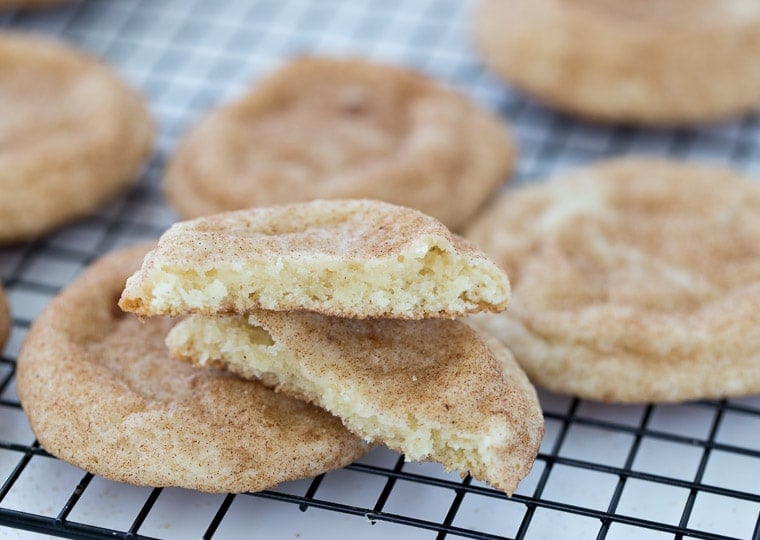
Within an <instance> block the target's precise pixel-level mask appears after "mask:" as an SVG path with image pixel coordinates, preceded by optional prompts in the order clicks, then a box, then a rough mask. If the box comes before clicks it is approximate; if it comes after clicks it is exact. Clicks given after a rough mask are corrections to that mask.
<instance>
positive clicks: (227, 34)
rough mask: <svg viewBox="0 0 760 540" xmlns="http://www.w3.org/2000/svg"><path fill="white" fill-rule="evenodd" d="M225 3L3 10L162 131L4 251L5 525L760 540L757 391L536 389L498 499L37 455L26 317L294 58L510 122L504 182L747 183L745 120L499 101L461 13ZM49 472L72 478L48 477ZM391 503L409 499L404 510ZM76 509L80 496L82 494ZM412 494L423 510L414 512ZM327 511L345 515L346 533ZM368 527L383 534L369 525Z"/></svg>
mask: <svg viewBox="0 0 760 540" xmlns="http://www.w3.org/2000/svg"><path fill="white" fill-rule="evenodd" d="M219 4H220V3H217V2H213V0H196V1H194V2H183V1H181V0H166V1H162V2H157V1H155V0H154V1H150V0H144V1H140V0H121V1H117V0H113V1H107V0H99V1H92V2H72V3H70V4H68V5H66V6H64V7H62V8H60V9H55V10H52V11H48V12H44V13H21V12H10V13H7V14H4V15H0V25H2V26H3V27H8V28H14V29H20V30H31V31H38V32H42V33H45V34H53V35H59V36H62V37H63V38H64V39H66V40H68V41H71V42H74V43H76V44H78V45H80V46H82V47H84V48H86V49H89V50H91V51H93V52H94V53H95V54H97V55H99V56H102V57H104V58H106V59H107V60H108V61H109V62H110V63H111V64H113V65H114V66H116V68H117V69H119V70H120V71H121V72H122V74H123V75H124V76H125V77H126V78H127V79H128V80H130V81H131V82H132V83H133V84H134V85H135V86H136V87H138V88H141V89H142V90H143V91H144V92H145V93H146V95H147V96H148V98H149V100H150V103H151V107H152V111H153V113H154V116H155V118H156V119H157V122H158V125H159V139H158V144H157V152H156V154H155V155H154V157H153V159H152V160H151V162H150V164H149V166H148V167H147V169H146V171H145V174H144V175H143V177H142V178H141V180H140V182H139V184H138V185H137V186H136V187H135V188H134V189H132V190H131V191H129V192H128V193H126V194H125V195H124V196H123V197H121V198H120V199H118V200H117V201H115V202H114V203H112V204H111V205H109V206H108V207H107V208H104V209H101V210H100V211H99V212H98V213H97V214H96V215H95V216H93V217H91V218H88V219H86V220H83V221H81V222H79V223H76V224H73V225H71V226H69V227H66V228H64V229H63V230H61V231H59V232H57V233H55V234H53V235H51V236H49V237H47V238H44V239H41V240H38V241H35V242H32V243H29V244H25V245H21V246H17V247H14V248H5V249H2V250H0V275H2V277H3V281H4V282H5V285H6V287H7V289H8V291H9V297H10V300H11V304H12V308H13V317H14V318H13V333H12V336H11V340H10V343H9V344H8V346H7V347H6V349H5V352H4V355H3V356H2V359H1V361H0V480H1V479H3V478H5V480H4V481H3V483H2V487H0V525H6V526H10V527H15V528H19V529H26V530H29V531H38V532H44V533H48V534H55V535H59V536H67V537H72V538H75V537H76V538H106V537H109V538H113V537H117V538H118V537H121V538H151V537H161V536H164V534H163V533H164V532H166V533H167V534H168V533H169V532H171V530H172V529H170V528H164V529H162V528H161V526H158V525H156V523H157V522H160V521H162V520H163V521H167V522H170V523H174V524H175V526H178V525H177V522H178V521H181V520H189V521H191V522H192V523H193V526H194V527H195V528H193V529H192V530H193V533H192V536H203V537H204V538H210V537H212V536H213V537H216V538H224V537H234V536H235V534H234V533H235V530H236V529H234V527H232V526H228V525H230V524H231V523H233V522H241V520H242V522H243V524H244V525H243V526H244V527H251V528H256V527H258V526H263V525H262V522H264V521H266V520H267V519H269V518H267V517H264V516H263V513H262V509H265V510H266V511H267V512H268V513H271V514H272V516H274V517H272V518H271V519H273V520H275V522H277V521H279V522H280V523H283V522H285V520H297V521H298V523H299V524H301V526H302V527H304V528H305V530H307V529H309V528H310V527H311V526H312V523H313V522H315V521H314V520H316V519H317V517H321V518H324V513H320V510H327V511H330V514H329V515H328V516H327V519H328V523H330V527H331V529H330V530H331V531H332V533H333V534H331V535H330V536H332V537H336V534H337V533H336V531H348V530H350V531H354V532H355V533H356V534H357V535H358V534H361V535H362V536H363V537H369V536H370V535H371V534H372V532H373V531H375V532H377V531H378V530H379V531H380V533H379V535H378V537H383V536H386V535H390V534H393V535H394V536H396V537H399V538H401V537H431V536H435V537H437V538H444V537H452V538H453V537H466V538H540V537H561V536H570V537H596V538H642V537H647V538H649V537H651V538H670V537H677V538H681V537H685V536H686V537H694V538H753V539H755V540H760V399H757V398H746V399H741V400H724V401H719V402H698V403H692V404H685V405H680V406H646V407H611V406H604V405H599V404H594V403H589V402H584V401H580V400H577V399H570V398H563V397H559V396H554V395H549V394H542V396H541V398H542V405H543V407H544V411H545V416H546V421H547V435H546V438H545V440H544V443H543V445H542V448H541V452H540V453H539V456H538V459H537V460H536V465H535V467H534V470H533V472H532V473H531V475H530V476H529V477H528V478H527V479H526V480H525V481H524V482H523V484H522V485H521V487H520V489H519V490H518V492H517V494H515V495H514V496H513V497H512V499H507V498H506V497H505V496H504V495H503V494H501V493H498V492H496V491H494V490H492V489H490V488H489V487H488V486H486V485H485V484H481V483H479V482H476V481H472V480H471V479H470V478H465V479H464V480H460V479H459V478H457V477H453V476H451V475H446V474H443V473H442V472H441V471H440V470H437V469H435V468H432V467H431V466H428V465H418V464H409V463H404V461H403V459H402V458H401V457H400V456H398V455H396V454H393V453H391V452H389V451H385V450H378V451H376V452H374V453H373V454H371V455H370V456H369V457H368V458H365V459H364V460H361V461H359V462H358V463H356V464H353V465H351V466H349V467H348V468H347V469H346V470H345V471H341V472H336V473H330V474H328V475H325V476H320V477H317V478H316V479H313V480H311V481H302V482H295V483H286V484H284V485H283V486H280V487H278V488H277V489H274V490H269V491H265V492H262V493H256V494H246V495H237V496H234V495H227V496H219V495H206V494H196V493H193V494H190V493H188V492H183V491H182V490H170V489H164V490H162V489H152V490H151V489H148V488H132V487H128V486H123V485H117V484H113V485H110V484H108V483H107V482H106V481H104V480H102V479H99V478H97V477H93V476H92V475H90V474H86V473H83V472H82V471H79V470H77V469H73V468H72V467H70V466H67V465H66V464H63V463H62V462H60V461H57V460H54V459H52V458H51V457H50V456H49V455H48V454H47V453H46V452H45V451H44V450H43V449H42V448H40V447H39V445H38V443H37V442H35V441H34V440H33V436H32V435H31V432H30V431H29V428H28V426H27V425H26V423H25V420H24V418H23V413H22V412H21V411H20V406H19V404H18V400H17V397H16V395H15V389H14V384H13V377H14V367H15V357H16V355H17V353H18V350H19V347H20V344H21V341H22V340H23V337H24V335H25V333H26V331H27V330H28V328H29V325H30V324H31V322H32V320H33V319H34V317H35V316H36V314H37V313H39V311H40V310H41V309H42V308H43V307H44V305H45V304H46V303H47V301H48V300H49V299H50V298H51V297H52V296H53V295H55V294H56V293H57V292H58V290H59V289H60V288H61V287H63V286H65V285H66V284H67V283H68V282H69V281H70V280H71V279H72V278H73V277H74V276H75V275H76V274H77V273H78V272H79V271H80V270H81V269H82V268H84V267H85V266H86V265H87V264H89V263H90V262H92V261H93V260H94V259H96V258H97V257H99V256H100V255H102V254H103V253H105V252H107V251H110V250H112V249H115V248H118V247H121V246H123V245H129V244H132V243H135V242H136V241H138V240H140V239H143V238H148V237H155V236H157V235H158V234H160V232H162V231H163V230H164V229H165V228H166V226H168V225H169V224H170V223H171V222H172V221H173V220H174V216H173V215H172V214H171V212H170V211H169V210H167V208H166V207H165V205H164V204H163V202H162V197H161V194H160V190H159V187H158V186H159V179H160V175H161V171H162V169H163V164H164V161H165V158H166V156H167V155H168V154H169V153H170V151H171V148H172V147H173V145H174V143H175V141H176V139H177V137H178V135H179V134H181V132H182V131H183V130H184V129H185V128H186V127H187V126H188V124H190V123H192V122H193V121H194V120H195V119H196V118H197V116H198V115H200V114H201V113H202V112H203V111H205V110H206V109H208V108H209V107H211V106H213V105H214V104H216V103H218V102H220V101H224V100H226V99H228V98H229V97H230V96H232V95H234V94H236V93H238V92H239V91H241V90H242V89H243V88H244V87H245V85H246V84H247V82H248V81H249V80H251V79H255V78H256V77H258V76H259V75H260V74H262V73H264V72H266V71H268V70H269V69H271V68H272V67H274V66H275V65H277V64H278V63H280V62H281V61H282V60H283V59H285V58H288V57H291V56H293V55H295V54H300V53H304V52H319V53H339V54H347V53H349V54H353V55H359V56H365V57H369V58H376V59H383V60H387V61H391V62H396V63H400V64H406V65H411V66H414V67H416V68H417V69H420V70H422V71H425V72H428V73H429V74H431V75H434V76H436V77H438V78H439V79H441V80H443V81H446V82H448V83H449V84H452V85H454V86H457V87H459V88H461V89H463V90H464V91H465V92H467V93H469V94H470V95H471V96H472V97H473V98H474V99H476V100H478V101H480V102H481V103H483V104H484V105H486V106H488V107H490V108H492V109H494V110H498V111H499V112H500V113H501V114H502V115H504V116H505V117H506V118H508V119H509V121H510V123H511V125H512V127H513V129H514V131H515V133H516V135H517V138H518V139H519V141H520V146H521V152H522V153H521V159H520V163H519V165H518V174H517V180H516V181H515V182H516V183H521V182H525V181H527V180H528V179H530V178H534V177H540V176H545V175H547V174H549V173H552V172H554V171H556V170H561V169H564V168H569V167H573V166H575V165H577V164H580V163H583V162H587V161H590V160H593V159H596V158H599V157H603V156H606V155H612V154H621V153H640V152H647V153H657V154H665V155H674V156H679V157H687V158H693V159H702V160H714V161H719V162H723V163H727V162H730V163H732V164H733V165H734V166H736V167H738V168H740V169H744V170H745V171H747V172H749V173H751V174H752V173H754V174H755V176H759V177H760V144H758V140H759V139H758V135H760V124H759V122H758V118H757V116H754V117H750V118H747V119H745V120H743V121H740V122H736V123H729V124H724V125H719V126H712V127H709V128H704V129H698V130H678V131H660V132H655V133H651V132H649V133H647V132H641V131H637V130H633V129H629V128H601V127H596V126H591V125H588V124H583V123H579V122H575V121H572V120H570V119H568V118H566V117H563V116H560V115H557V114H553V113H550V112H548V111H546V110H545V109H543V108H541V107H540V106H538V105H536V104H535V103H533V102H531V101H530V100H527V99H525V98H523V97H521V96H519V95H517V94H514V93H512V92H510V91H509V90H507V89H505V88H504V87H503V85H501V84H500V83H498V82H497V81H495V80H494V79H492V78H491V77H489V76H488V75H487V74H486V73H485V72H484V71H483V68H482V66H481V65H480V63H479V61H478V60H477V58H476V56H475V55H474V54H473V51H472V48H471V46H470V44H469V41H468V37H467V36H468V32H467V26H468V13H469V9H470V4H469V3H467V2H460V1H458V0H424V1H413V0H408V1H407V0H394V1H381V0H362V1H356V2H351V1H348V0H345V1H341V0H322V1H312V2H308V1H282V0H280V1H272V0H261V1H257V2H246V1H228V2H226V3H224V5H219ZM2 106H3V105H2V104H0V108H1V107H2ZM51 471H52V473H51ZM340 475H343V477H340ZM61 476H63V477H65V479H66V482H61V481H59V480H60V477H61ZM346 476H350V477H351V478H353V479H354V480H356V479H359V485H360V488H359V491H355V490H354V491H352V489H354V488H352V484H351V482H350V481H349V480H346V478H344V477H346ZM27 477H29V478H31V480H28V479H27ZM335 478H338V480H337V481H333V480H334V479H335ZM35 481H36V482H38V483H39V482H41V483H42V487H43V489H44V488H45V486H46V485H47V483H50V484H51V485H52V484H55V483H56V482H57V483H62V484H66V485H67V486H68V488H67V489H63V488H62V489H60V490H59V492H57V495H56V494H54V493H52V492H51V495H50V499H51V500H50V501H45V502H44V503H43V502H41V501H37V500H35V501H30V500H29V499H28V498H27V499H24V497H23V496H21V495H19V493H21V492H22V491H23V486H24V485H26V484H29V483H30V482H35ZM67 482H68V483H67ZM331 482H332V484H334V485H332V487H331ZM104 485H105V486H106V487H103V486H104ZM370 486H371V487H370ZM109 489H110V490H114V492H118V493H123V492H125V490H126V491H128V494H127V495H126V496H124V497H122V498H119V497H116V498H117V499H118V500H119V501H121V503H120V506H119V509H118V510H117V511H115V512H113V513H112V514H113V515H115V516H117V518H118V519H115V518H114V521H113V522H109V523H101V522H98V520H97V519H95V518H93V517H92V515H88V513H87V512H86V511H81V510H80V509H81V508H83V507H87V506H88V505H89V507H99V506H104V505H108V504H109V502H108V501H109V495H108V493H109V492H108V490H109ZM129 490H132V491H129ZM135 490H137V491H135ZM344 492H347V493H348V494H346V493H344ZM92 493H94V495H92V496H91V495H90V494H92ZM357 493H358V494H359V495H357ZM400 493H406V495H405V496H403V497H401V498H400V499H399V497H400V496H399V494H400ZM120 496H121V495H120ZM88 498H89V499H92V500H91V501H90V502H86V501H87V500H88ZM190 499H192V500H194V501H202V503H201V506H200V507H199V508H201V510H202V511H200V510H199V511H198V512H197V516H198V517H197V518H189V517H188V516H187V515H185V514H183V512H182V511H181V510H180V509H178V507H177V506H176V505H177V502H176V501H177V500H179V501H185V502H186V501H187V500H190ZM396 499H398V500H396ZM165 500H169V501H170V502H169V503H166V504H164V501H165ZM399 500H400V501H401V502H398V501H399ZM425 500H431V501H434V504H432V505H428V506H430V508H428V507H426V505H425V503H424V501H425ZM124 501H128V504H124ZM135 501H137V502H136V503H135ZM171 501H174V502H173V503H172V502H171ZM394 501H396V502H394ZM185 502H183V503H181V504H180V506H181V505H182V504H185ZM411 502H413V503H414V504H409V503H411ZM48 503H49V504H48ZM404 503H407V504H404ZM172 504H174V505H175V506H172ZM122 506H123V507H125V508H122ZM294 509H295V512H296V513H295V514H294V513H293V511H294ZM307 510H308V511H307ZM257 511H258V513H257ZM177 516H181V518H178V517H177ZM336 516H343V517H345V516H356V518H357V519H353V520H349V522H348V524H347V525H345V526H346V527H348V528H347V529H342V528H341V527H343V525H341V524H342V523H343V521H340V520H339V519H338V517H336ZM489 518H490V519H489ZM117 521H118V524H117V523H116V522H117ZM366 521H370V522H374V523H377V524H378V525H377V526H376V527H374V528H373V527H369V526H368V525H366V523H365V522H366ZM275 524H276V523H275ZM382 525H385V526H386V527H385V528H383V527H382ZM333 526H334V527H335V528H332V527H333ZM239 530H240V529H237V531H238V532H239ZM316 531H317V529H314V530H311V531H310V532H311V533H313V534H316ZM1 532H2V531H1V530H0V533H1ZM303 534H304V536H309V534H308V533H303Z"/></svg>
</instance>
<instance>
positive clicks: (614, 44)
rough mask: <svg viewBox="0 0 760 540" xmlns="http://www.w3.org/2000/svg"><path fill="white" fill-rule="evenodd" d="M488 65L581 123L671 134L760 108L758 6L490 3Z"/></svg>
mask: <svg viewBox="0 0 760 540" xmlns="http://www.w3.org/2000/svg"><path fill="white" fill-rule="evenodd" d="M474 32H475V36H476V41H477V42H478V45H479V48H480V50H481V52H482V53H483V56H484V58H485V60H486V63H487V64H488V65H489V66H490V67H491V68H493V69H494V70H495V71H496V72H497V73H499V74H500V75H502V76H503V77H505V79H506V80H508V81H509V82H510V83H512V84H514V85H515V86H516V87H517V88H520V89H521V90H524V91H525V92H527V93H529V94H531V95H534V96H535V97H537V98H539V99H541V100H542V101H544V102H546V103H547V104H549V105H552V106H555V107H557V108H559V109H561V110H564V111H566V112H568V113H571V114H578V115H580V116H583V117H586V118H591V119H594V120H600V121H606V122H625V123H632V124H643V125H655V126H670V125H679V124H693V123H698V122H706V121H714V120H718V119H721V118H726V117H731V116H736V115H740V114H743V113H746V112H750V111H751V110H753V109H756V108H757V107H758V106H760V63H758V62H757V61H756V59H757V58H758V56H760V4H758V2H756V1H755V0H729V1H723V0H697V1H691V0H677V1H674V0H654V1H649V2H644V3H642V2H627V1H625V0H581V1H576V0H480V3H479V5H478V7H477V10H476V13H475V20H474Z"/></svg>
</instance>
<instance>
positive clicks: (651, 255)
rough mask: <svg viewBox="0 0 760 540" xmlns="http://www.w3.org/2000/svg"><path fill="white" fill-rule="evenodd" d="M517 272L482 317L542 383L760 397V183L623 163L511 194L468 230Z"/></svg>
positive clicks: (625, 398)
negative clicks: (495, 306)
mask: <svg viewBox="0 0 760 540" xmlns="http://www.w3.org/2000/svg"><path fill="white" fill-rule="evenodd" d="M468 236H469V237H470V238H471V239H472V240H473V241H474V242H475V243H477V244H478V245H480V246H482V247H483V248H484V249H485V250H486V251H487V252H489V253H490V254H491V255H492V256H493V257H494V258H495V260H497V261H498V262H499V263H500V264H501V265H502V267H503V268H504V269H505V270H506V271H507V272H508V273H509V276H510V279H511V281H512V287H513V291H512V301H511V304H510V309H509V312H507V313H504V314H500V315H495V316H482V317H477V318H476V321H477V324H478V325H479V326H481V327H484V328H486V329H488V330H489V331H490V332H491V333H493V334H494V335H496V336H497V337H499V338H501V339H502V341H503V342H504V343H505V344H507V345H508V346H509V347H510V348H511V349H512V351H513V352H514V354H515V357H516V359H517V361H518V362H519V363H520V364H521V365H522V366H523V367H524V368H525V370H526V371H527V373H528V375H529V376H530V377H531V378H532V379H533V380H534V381H535V382H537V383H540V384H541V385H543V386H546V387H547V388H550V389H552V390H555V391H559V392H565V393H570V394H575V395H578V396H582V397H586V398H592V399H598V400H604V401H620V402H647V401H655V402H656V401H661V402H670V401H682V400H688V399H697V398H718V397H724V396H738V395H742V394H749V393H754V392H758V391H760V186H759V185H758V184H757V183H755V182H752V181H750V180H747V179H745V178H743V177H741V176H739V175H738V174H736V173H734V172H731V171H729V170H724V169H718V168H711V167H706V166H700V165H693V164H685V163H679V162H673V161H660V160H655V159H643V158H640V159H619V160H614V161H610V162H605V163H601V164H598V165H594V166H591V167H589V168H586V169H581V170H579V171H577V172H575V173H573V174H570V175H569V176H568V177H567V178H564V179H558V180H553V181H549V182H547V183H545V184H541V185H536V186H532V187H526V188H524V189H520V190H516V191H513V192H509V193H506V194H505V195H504V196H503V198H502V199H501V200H499V201H498V202H497V203H496V204H495V205H494V206H493V207H492V208H491V209H490V210H489V211H488V212H487V213H486V214H485V215H484V216H483V217H482V218H481V219H480V220H479V221H477V222H476V223H475V225H474V226H473V227H472V229H471V230H470V231H469V235H468Z"/></svg>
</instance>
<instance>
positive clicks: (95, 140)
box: [0, 34, 153, 243]
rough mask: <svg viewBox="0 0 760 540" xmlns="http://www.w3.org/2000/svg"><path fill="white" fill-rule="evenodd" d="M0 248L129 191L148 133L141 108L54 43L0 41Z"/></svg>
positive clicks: (85, 60)
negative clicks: (122, 191)
mask: <svg viewBox="0 0 760 540" xmlns="http://www.w3.org/2000/svg"><path fill="white" fill-rule="evenodd" d="M0 103H1V104H2V114H0V191H1V192H2V197H0V243H9V242H14V241H19V240H24V239H28V238H33V237H36V236H39V235H41V234H44V233H45V232H47V231H49V230H51V229H53V228H55V227H56V226H58V225H60V224H62V223H63V222H66V221H69V220H72V219H75V218H77V217H81V216H84V215H86V214H88V213H89V212H91V211H92V210H93V209H95V208H96V207H97V206H99V205H100V204H102V203H103V202H105V201H106V200H107V199H109V198H111V197H113V196H114V195H115V194H116V193H118V192H119V191H120V190H121V189H123V188H124V187H126V186H127V185H128V184H129V183H130V182H132V181H134V180H135V179H136V178H135V176H136V174H137V172H138V171H139V169H140V167H141V165H142V163H143V160H144V159H145V157H146V156H147V154H148V152H149V151H150V148H151V142H152V138H153V129H152V125H151V121H150V119H149V117H148V111H147V109H146V107H145V105H144V103H143V102H142V99H141V98H140V97H139V96H138V95H137V94H136V93H135V92H134V91H132V90H130V89H129V88H128V87H127V86H126V85H125V84H124V83H123V82H122V81H121V80H120V79H119V78H118V77H117V76H116V75H115V74H114V73H113V72H112V71H111V70H110V69H109V68H108V67H106V66H105V65H104V64H102V63H100V62H98V61H97V60H96V59H94V58H91V57H89V56H87V55H85V54H84V53H81V52H79V51H76V50H74V49H73V48H71V47H69V46H68V45H65V44H63V43H59V42H54V41H51V40H48V39H41V38H37V37H28V36H21V35H18V34H2V35H0Z"/></svg>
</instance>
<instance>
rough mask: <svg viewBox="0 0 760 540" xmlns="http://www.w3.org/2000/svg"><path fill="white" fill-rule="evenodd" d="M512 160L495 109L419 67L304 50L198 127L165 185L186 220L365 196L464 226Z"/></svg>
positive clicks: (178, 155) (184, 144) (183, 144)
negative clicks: (486, 107)
mask: <svg viewBox="0 0 760 540" xmlns="http://www.w3.org/2000/svg"><path fill="white" fill-rule="evenodd" d="M514 157H515V148H514V145H513V143H512V140H511V137H510V136H509V135H508V134H507V132H506V128H505V127H504V126H503V125H502V124H501V123H500V122H499V121H498V119H497V118H496V117H494V116H492V115H490V114H488V113H486V112H485V111H483V110H481V109H479V108H478V107H477V106H475V105H474V104H473V103H471V102H470V101H468V100H467V99H466V98H465V97H464V96H462V95H460V94H458V93H456V92H454V91H452V90H448V89H444V88H443V87H441V86H439V85H437V84H435V83H434V82H433V81H432V80H430V79H428V78H425V77H423V76H422V75H419V74H417V73H413V72H411V71H406V70H402V69H399V68H394V67H390V66H384V65H378V64H372V63H370V62H367V61H364V60H338V59H322V58H304V59H299V60H296V61H293V62H291V63H290V64H288V65H286V66H285V67H283V68H281V69H280V70H279V71H277V72H275V73H274V74H272V75H271V76H269V77H268V78H265V79H264V80H263V81H261V82H260V83H259V84H258V85H257V86H256V87H255V88H254V89H253V90H252V91H251V92H250V93H249V94H247V95H245V96H244V97H242V98H241V99H239V100H238V101H236V102H234V103H232V104H230V105H227V106H225V107H222V108H221V109H218V110H215V111H213V112H211V113H210V114H209V115H208V116H207V117H206V118H204V119H203V120H202V121H201V122H200V123H199V124H198V125H197V126H195V127H194V128H193V129H192V130H191V131H190V132H189V133H188V134H187V136H186V137H185V138H184V140H183V141H182V142H181V144H180V146H179V148H178V149H177V152H176V154H175V156H174V157H173V158H172V161H171V163H170V166H169V169H168V172H167V176H166V193H167V196H168V198H169V201H170V202H171V203H172V205H174V206H175V207H176V208H177V210H178V211H179V213H180V214H181V215H182V216H183V217H185V218H192V217H198V216H201V215H206V214H213V213H217V212H221V211H224V210H238V209H242V208H248V207H251V206H267V205H274V204H282V203H289V202H299V201H307V200H311V199H320V198H322V199H335V198H365V197H366V198H373V199H380V200H384V201H387V202H392V203H396V204H401V205H404V206H410V207H412V208H416V209H418V210H422V211H423V212H425V213H426V214H429V215H431V216H433V217H436V218H438V219H439V220H440V221H442V222H443V223H444V224H446V225H447V226H448V227H450V228H453V229H456V228H458V227H460V226H462V225H463V224H464V222H465V221H466V220H467V219H468V218H469V217H470V216H471V215H472V214H473V213H474V212H475V211H476V210H477V209H478V208H479V207H480V206H481V205H482V204H483V202H484V201H485V200H486V199H487V198H488V196H489V195H490V194H491V193H492V192H493V191H494V190H495V189H497V187H498V186H499V185H500V184H501V183H502V182H503V181H504V180H505V179H506V178H507V175H508V173H509V172H510V170H511V168H512V164H513V161H514Z"/></svg>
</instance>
